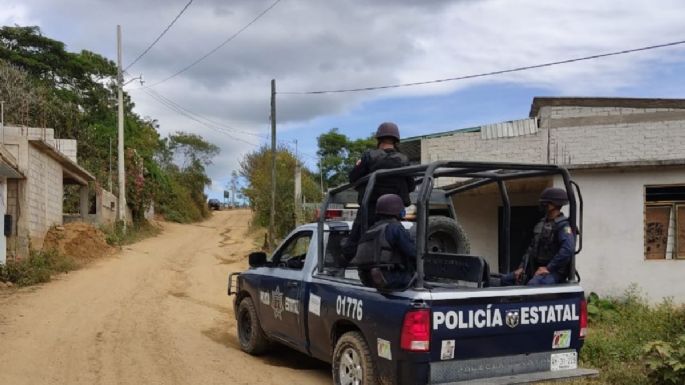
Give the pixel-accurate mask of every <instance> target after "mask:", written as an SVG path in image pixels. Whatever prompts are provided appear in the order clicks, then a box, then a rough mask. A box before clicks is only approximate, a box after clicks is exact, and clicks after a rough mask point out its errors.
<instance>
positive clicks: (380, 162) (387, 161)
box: [369, 149, 409, 172]
mask: <svg viewBox="0 0 685 385" xmlns="http://www.w3.org/2000/svg"><path fill="white" fill-rule="evenodd" d="M369 158H370V161H371V164H370V165H369V166H370V167H369V169H370V171H371V172H374V171H376V170H381V169H388V168H398V167H403V166H407V165H408V164H409V158H407V156H406V155H404V154H402V153H401V152H398V151H385V150H381V149H375V150H371V151H370V152H369Z"/></svg>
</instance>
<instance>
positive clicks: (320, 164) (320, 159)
mask: <svg viewBox="0 0 685 385" xmlns="http://www.w3.org/2000/svg"><path fill="white" fill-rule="evenodd" d="M319 182H320V183H321V194H326V192H325V191H324V190H323V158H322V157H319Z"/></svg>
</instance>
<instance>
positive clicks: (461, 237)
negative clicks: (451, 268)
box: [410, 215, 471, 254]
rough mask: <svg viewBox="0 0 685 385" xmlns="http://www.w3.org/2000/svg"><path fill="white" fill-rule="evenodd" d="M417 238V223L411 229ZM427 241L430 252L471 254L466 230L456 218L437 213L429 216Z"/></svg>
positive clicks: (413, 236) (414, 237)
mask: <svg viewBox="0 0 685 385" xmlns="http://www.w3.org/2000/svg"><path fill="white" fill-rule="evenodd" d="M410 232H411V236H412V238H413V239H414V240H416V225H414V227H412V228H411V230H410ZM426 235H427V237H426V243H427V246H428V252H430V253H452V254H469V253H470V252H471V245H470V244H469V238H468V237H467V236H466V232H464V229H463V228H462V227H461V225H460V224H459V222H457V221H456V220H454V219H452V218H449V217H445V216H441V215H436V216H431V217H428V231H427V232H426Z"/></svg>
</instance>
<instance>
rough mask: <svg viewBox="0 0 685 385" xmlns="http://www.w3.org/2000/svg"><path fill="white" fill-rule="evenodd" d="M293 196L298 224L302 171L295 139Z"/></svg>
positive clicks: (296, 223) (297, 222) (298, 222)
mask: <svg viewBox="0 0 685 385" xmlns="http://www.w3.org/2000/svg"><path fill="white" fill-rule="evenodd" d="M293 196H294V197H295V206H293V214H294V216H295V225H299V224H300V205H301V204H302V173H301V170H300V160H299V159H298V158H297V139H295V190H294V194H293Z"/></svg>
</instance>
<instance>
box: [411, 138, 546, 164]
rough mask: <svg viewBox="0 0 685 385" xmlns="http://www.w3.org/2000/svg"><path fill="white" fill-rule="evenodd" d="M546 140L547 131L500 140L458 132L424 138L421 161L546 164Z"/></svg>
mask: <svg viewBox="0 0 685 385" xmlns="http://www.w3.org/2000/svg"><path fill="white" fill-rule="evenodd" d="M546 143H547V133H546V132H541V131H540V132H538V133H536V134H533V135H525V136H516V137H509V138H499V139H482V138H481V134H480V133H479V132H467V133H455V134H452V135H448V136H441V137H437V138H428V139H424V140H423V141H422V143H421V162H422V163H429V162H433V161H436V160H460V161H485V162H487V161H491V162H497V161H507V162H523V163H545V162H546V161H547V154H546V153H545V152H544V151H541V149H543V148H545V146H546Z"/></svg>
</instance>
